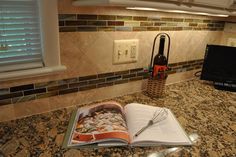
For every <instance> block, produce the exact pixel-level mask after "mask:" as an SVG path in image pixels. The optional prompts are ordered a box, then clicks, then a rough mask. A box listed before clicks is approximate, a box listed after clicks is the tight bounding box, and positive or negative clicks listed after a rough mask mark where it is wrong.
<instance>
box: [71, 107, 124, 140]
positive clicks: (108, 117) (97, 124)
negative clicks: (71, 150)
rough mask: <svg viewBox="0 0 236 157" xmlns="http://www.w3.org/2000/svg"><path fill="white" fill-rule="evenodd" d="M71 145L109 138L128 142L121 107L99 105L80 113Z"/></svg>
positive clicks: (82, 110)
mask: <svg viewBox="0 0 236 157" xmlns="http://www.w3.org/2000/svg"><path fill="white" fill-rule="evenodd" d="M77 114H78V118H77V122H76V124H75V126H74V131H73V135H72V140H71V144H79V143H86V142H87V143H88V142H96V141H99V140H104V139H108V138H121V139H122V138H123V139H125V140H127V138H128V131H127V130H128V129H127V125H126V121H125V115H124V113H123V109H122V107H121V106H119V105H116V104H114V103H105V104H99V105H96V106H93V107H90V108H84V109H81V110H79V111H78V113H77Z"/></svg>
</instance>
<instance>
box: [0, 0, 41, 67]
mask: <svg viewBox="0 0 236 157" xmlns="http://www.w3.org/2000/svg"><path fill="white" fill-rule="evenodd" d="M39 21H40V19H39V7H38V3H37V0H0V72H8V71H15V70H23V69H32V68H39V67H43V57H42V49H41V39H40V23H39Z"/></svg>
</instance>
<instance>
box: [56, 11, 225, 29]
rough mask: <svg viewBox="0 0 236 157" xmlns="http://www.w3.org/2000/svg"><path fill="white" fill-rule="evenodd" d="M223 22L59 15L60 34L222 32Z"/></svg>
mask: <svg viewBox="0 0 236 157" xmlns="http://www.w3.org/2000/svg"><path fill="white" fill-rule="evenodd" d="M224 24H225V22H224V21H219V20H209V19H196V18H170V17H152V16H150V17H148V16H123V15H95V14H59V28H60V32H93V31H182V30H209V31H222V30H223V29H224Z"/></svg>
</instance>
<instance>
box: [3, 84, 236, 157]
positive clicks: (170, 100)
mask: <svg viewBox="0 0 236 157" xmlns="http://www.w3.org/2000/svg"><path fill="white" fill-rule="evenodd" d="M113 100H116V101H118V102H120V103H122V104H127V103H131V102H138V103H143V104H150V105H158V106H165V107H167V108H170V109H171V110H172V112H173V113H174V114H175V115H176V117H177V119H178V120H179V122H180V123H181V124H182V126H183V128H184V129H185V130H186V132H187V133H188V134H189V133H197V134H198V135H199V136H200V139H199V140H198V141H197V143H196V144H195V145H194V146H192V147H184V148H182V149H181V151H178V152H175V153H172V154H169V155H167V156H203V157H205V156H212V157H215V156H228V157H233V156H236V93H232V92H225V91H219V90H216V89H214V87H212V86H211V85H209V84H206V83H203V82H202V81H198V80H193V81H188V82H184V83H178V84H174V85H169V86H167V88H166V96H165V98H161V99H150V98H149V97H147V96H145V95H143V94H142V93H136V94H132V95H126V96H122V97H118V98H115V99H113ZM74 109H75V108H68V109H62V110H57V111H54V112H50V113H45V114H41V115H35V116H31V117H27V118H23V119H18V120H14V121H9V122H2V123H0V150H1V151H2V152H3V153H4V154H5V155H6V156H14V157H28V156H35V157H37V156H40V157H51V156H55V157H60V156H65V157H73V156H74V157H80V156H103V157H110V156H112V157H113V156H114V157H125V156H134V157H138V156H148V155H149V154H150V153H153V152H156V151H159V150H162V149H166V147H147V148H128V147H123V148H121V147H114V148H96V149H81V150H79V149H78V150H76V149H62V148H61V144H62V141H63V136H64V133H65V131H66V129H67V125H68V121H69V117H70V114H71V111H72V110H74Z"/></svg>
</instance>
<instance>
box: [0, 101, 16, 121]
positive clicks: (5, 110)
mask: <svg viewBox="0 0 236 157" xmlns="http://www.w3.org/2000/svg"><path fill="white" fill-rule="evenodd" d="M12 119H16V116H15V112H14V108H13V105H12V104H9V105H4V106H0V122H3V121H9V120H12Z"/></svg>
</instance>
